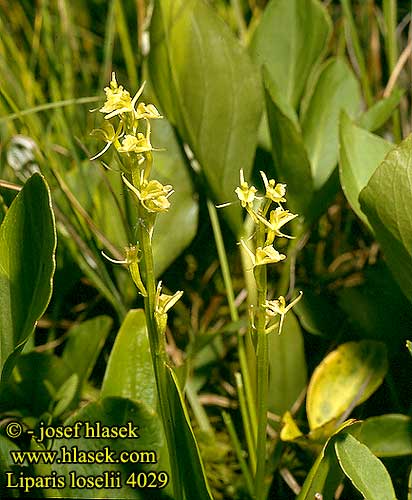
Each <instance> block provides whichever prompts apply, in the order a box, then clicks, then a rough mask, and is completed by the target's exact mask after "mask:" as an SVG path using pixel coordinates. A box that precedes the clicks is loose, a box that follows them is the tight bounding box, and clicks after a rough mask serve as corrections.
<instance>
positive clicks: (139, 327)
mask: <svg viewBox="0 0 412 500" xmlns="http://www.w3.org/2000/svg"><path fill="white" fill-rule="evenodd" d="M101 396H102V397H108V396H121V397H124V398H128V399H131V400H133V401H143V402H144V403H145V404H146V405H147V406H148V407H149V408H155V406H156V397H157V396H156V383H155V380H154V373H153V365H152V358H151V356H150V347H149V338H148V336H147V329H146V320H145V314H144V311H143V310H142V309H136V310H131V311H129V312H128V314H127V316H126V318H125V319H124V321H123V323H122V326H121V327H120V330H119V333H118V334H117V337H116V340H115V343H114V346H113V349H112V352H111V353H110V358H109V361H108V363H107V368H106V373H105V376H104V380H103V385H102V392H101Z"/></svg>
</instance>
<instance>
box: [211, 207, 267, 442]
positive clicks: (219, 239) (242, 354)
mask: <svg viewBox="0 0 412 500" xmlns="http://www.w3.org/2000/svg"><path fill="white" fill-rule="evenodd" d="M207 208H208V211H209V217H210V222H211V224H212V229H213V235H214V238H215V242H216V248H217V253H218V256H219V262H220V267H221V270H222V276H223V281H224V283H225V289H226V296H227V301H228V304H229V311H230V317H231V319H232V321H233V322H236V321H239V314H238V311H237V308H236V304H235V294H234V291H233V283H232V277H231V274H230V269H229V263H228V260H227V255H226V249H225V245H224V242H223V236H222V231H221V228H220V224H219V218H218V216H217V210H216V207H215V205H214V204H213V202H212V201H210V200H207ZM238 353H239V363H240V371H241V373H242V380H243V383H244V387H245V398H246V407H247V410H248V411H247V417H248V418H247V420H246V422H245V424H246V423H249V422H250V424H251V426H252V432H253V435H254V436H256V433H257V423H256V410H255V406H256V405H255V399H254V397H253V390H252V379H251V374H250V371H249V365H248V362H247V353H246V351H245V343H244V342H243V338H242V337H241V336H240V335H239V337H238Z"/></svg>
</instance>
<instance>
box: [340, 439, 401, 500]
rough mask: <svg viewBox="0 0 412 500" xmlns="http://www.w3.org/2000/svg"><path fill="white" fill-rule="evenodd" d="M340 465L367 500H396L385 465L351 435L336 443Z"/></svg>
mask: <svg viewBox="0 0 412 500" xmlns="http://www.w3.org/2000/svg"><path fill="white" fill-rule="evenodd" d="M334 444H335V451H336V455H337V457H338V460H339V464H340V466H341V468H342V470H343V472H344V473H345V474H346V476H347V477H348V478H349V479H350V480H351V481H352V483H353V485H354V486H355V488H357V489H358V490H359V491H360V492H361V493H362V495H363V496H364V498H365V500H395V499H396V496H395V491H394V489H393V485H392V481H391V478H390V476H389V473H388V471H387V470H386V469H385V467H384V465H383V463H382V462H381V461H380V460H379V458H376V457H375V455H373V453H372V452H371V451H370V450H369V448H367V447H366V446H365V445H364V444H362V443H360V442H359V441H358V440H357V439H356V438H354V437H353V436H352V435H351V434H342V435H341V436H339V438H337V439H336V441H335V443H334Z"/></svg>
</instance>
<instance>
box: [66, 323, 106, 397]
mask: <svg viewBox="0 0 412 500" xmlns="http://www.w3.org/2000/svg"><path fill="white" fill-rule="evenodd" d="M112 323H113V321H112V319H111V318H110V317H109V316H97V317H96V318H93V319H89V320H88V321H85V322H83V323H80V324H79V325H76V326H74V327H73V328H71V329H70V331H69V333H68V339H67V342H66V344H65V346H64V350H63V356H62V358H63V361H64V362H65V363H66V365H67V366H69V367H70V368H71V369H72V371H73V373H77V376H78V378H79V383H80V387H79V389H80V388H81V385H82V384H83V383H84V382H86V381H87V380H88V378H89V377H90V375H91V373H92V370H93V368H94V365H95V364H96V361H97V358H98V356H99V354H100V351H101V350H102V348H103V345H104V343H105V341H106V338H107V336H108V334H109V332H110V328H111V326H112Z"/></svg>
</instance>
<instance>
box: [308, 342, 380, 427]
mask: <svg viewBox="0 0 412 500" xmlns="http://www.w3.org/2000/svg"><path fill="white" fill-rule="evenodd" d="M387 369H388V361H387V358H386V348H385V345H384V344H382V343H381V342H375V341H372V340H362V341H360V342H347V343H346V344H342V345H340V346H339V347H338V348H337V349H336V350H334V351H332V352H331V353H329V354H328V355H327V356H326V358H324V360H323V361H322V362H321V363H320V365H318V366H317V367H316V369H315V371H314V372H313V375H312V378H311V380H310V382H309V387H308V393H307V398H306V413H307V416H308V421H309V427H310V429H311V430H312V429H316V428H318V427H320V426H322V425H323V424H326V423H327V422H329V421H330V420H333V419H335V418H338V417H340V416H341V415H343V414H344V413H345V411H348V410H349V411H350V410H351V408H354V407H355V406H358V405H359V404H361V403H363V402H364V401H366V400H367V399H368V398H369V396H370V395H371V394H373V392H375V390H376V389H377V388H378V387H379V386H380V384H381V383H382V380H383V378H384V376H385V374H386V371H387Z"/></svg>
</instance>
